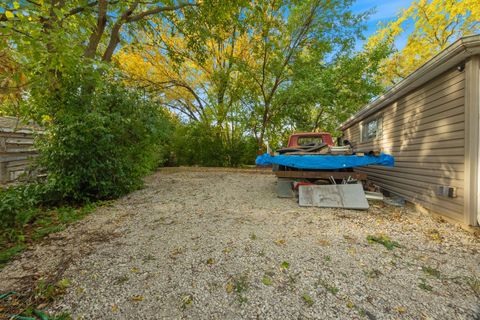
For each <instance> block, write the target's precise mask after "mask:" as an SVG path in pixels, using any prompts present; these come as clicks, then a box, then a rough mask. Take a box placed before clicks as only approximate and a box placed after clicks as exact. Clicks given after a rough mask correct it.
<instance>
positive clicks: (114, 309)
mask: <svg viewBox="0 0 480 320" xmlns="http://www.w3.org/2000/svg"><path fill="white" fill-rule="evenodd" d="M117 311H118V306H117V305H116V304H112V312H117Z"/></svg>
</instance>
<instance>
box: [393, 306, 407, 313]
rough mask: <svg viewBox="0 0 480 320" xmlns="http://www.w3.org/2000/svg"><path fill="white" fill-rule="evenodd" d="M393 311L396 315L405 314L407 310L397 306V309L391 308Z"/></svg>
mask: <svg viewBox="0 0 480 320" xmlns="http://www.w3.org/2000/svg"><path fill="white" fill-rule="evenodd" d="M393 309H394V310H395V311H397V312H398V313H405V312H407V309H405V307H402V306H398V307H395V308H393Z"/></svg>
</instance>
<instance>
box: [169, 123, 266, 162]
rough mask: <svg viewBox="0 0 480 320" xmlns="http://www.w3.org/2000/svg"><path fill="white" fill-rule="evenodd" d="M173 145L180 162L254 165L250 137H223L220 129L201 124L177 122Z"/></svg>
mask: <svg viewBox="0 0 480 320" xmlns="http://www.w3.org/2000/svg"><path fill="white" fill-rule="evenodd" d="M173 141H174V142H173V147H174V150H175V156H176V160H177V163H178V164H180V165H201V166H206V167H226V166H232V167H237V166H239V165H241V164H254V163H255V157H256V150H257V143H256V141H255V139H254V138H253V137H248V136H236V137H228V138H227V137H226V136H225V132H223V131H222V129H221V128H217V127H214V126H208V125H206V124H204V123H189V124H183V125H182V124H181V125H178V126H177V128H176V131H175V137H174V140H173Z"/></svg>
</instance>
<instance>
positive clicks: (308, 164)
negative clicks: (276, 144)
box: [256, 133, 394, 209]
mask: <svg viewBox="0 0 480 320" xmlns="http://www.w3.org/2000/svg"><path fill="white" fill-rule="evenodd" d="M302 139H304V140H307V141H306V143H301V142H300V140H302ZM312 140H313V141H312ZM315 140H317V141H315ZM318 140H320V141H318ZM345 142H346V143H344V144H345V145H344V146H334V145H333V139H332V137H331V135H330V134H328V133H300V134H294V135H292V136H290V139H289V142H288V147H286V148H282V149H279V150H277V151H276V152H275V154H273V153H272V154H269V153H265V154H263V155H260V156H258V157H257V159H256V164H257V165H263V166H265V165H272V166H273V171H274V173H275V175H276V176H277V177H278V181H277V187H276V190H277V195H278V196H279V197H298V200H299V204H300V206H316V207H341V208H349V209H368V207H369V206H368V201H367V195H366V194H365V192H364V188H363V183H362V181H366V180H367V175H366V174H365V173H363V172H357V171H354V168H358V167H363V166H368V165H382V166H390V167H393V165H394V158H393V157H392V156H390V155H386V154H383V153H381V152H380V150H378V149H369V150H361V149H355V148H353V147H352V145H351V144H350V143H349V142H348V141H345ZM380 195H381V194H375V195H373V196H375V197H379V196H380ZM369 196H372V195H369Z"/></svg>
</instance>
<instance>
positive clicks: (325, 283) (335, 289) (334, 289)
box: [318, 279, 340, 295]
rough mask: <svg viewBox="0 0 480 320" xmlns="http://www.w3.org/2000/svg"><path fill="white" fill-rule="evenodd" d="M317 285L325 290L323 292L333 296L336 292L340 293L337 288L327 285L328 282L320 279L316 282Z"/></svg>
mask: <svg viewBox="0 0 480 320" xmlns="http://www.w3.org/2000/svg"><path fill="white" fill-rule="evenodd" d="M318 283H319V284H320V285H321V286H322V287H324V288H325V290H327V291H328V292H330V293H331V294H333V295H336V294H337V293H338V292H340V289H338V288H337V287H335V286H334V285H331V284H329V283H328V282H326V281H324V280H322V279H320V280H319V281H318Z"/></svg>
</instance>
